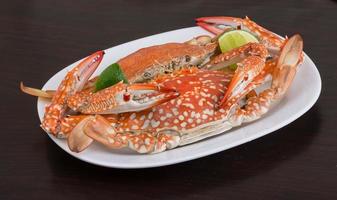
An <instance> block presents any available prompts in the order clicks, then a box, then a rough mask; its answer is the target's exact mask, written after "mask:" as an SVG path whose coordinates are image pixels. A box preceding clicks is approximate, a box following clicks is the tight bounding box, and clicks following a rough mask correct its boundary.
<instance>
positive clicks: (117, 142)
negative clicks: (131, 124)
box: [75, 115, 180, 153]
mask: <svg viewBox="0 0 337 200" xmlns="http://www.w3.org/2000/svg"><path fill="white" fill-rule="evenodd" d="M83 131H84V133H85V134H86V135H87V136H89V137H90V138H92V139H94V140H96V141H98V142H100V143H102V144H104V145H105V146H107V147H109V148H112V149H120V148H123V147H127V148H130V149H132V150H135V151H137V152H139V153H158V152H161V151H164V150H166V149H171V148H174V147H176V146H178V144H179V141H180V135H179V133H178V132H177V131H174V130H163V131H160V132H158V133H151V132H147V131H140V132H138V133H131V132H130V133H118V132H116V130H115V129H114V128H113V127H112V126H111V125H110V123H109V122H108V121H107V120H106V119H105V118H104V117H102V116H100V115H96V116H95V118H94V119H92V120H88V122H87V123H86V124H85V125H84V126H83ZM76 148H77V147H75V149H76Z"/></svg>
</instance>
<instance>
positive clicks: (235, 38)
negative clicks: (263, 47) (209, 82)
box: [218, 30, 259, 70]
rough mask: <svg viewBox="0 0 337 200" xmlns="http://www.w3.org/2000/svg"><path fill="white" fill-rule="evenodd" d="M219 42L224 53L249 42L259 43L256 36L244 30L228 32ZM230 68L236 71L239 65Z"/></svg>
mask: <svg viewBox="0 0 337 200" xmlns="http://www.w3.org/2000/svg"><path fill="white" fill-rule="evenodd" d="M218 41H219V46H220V49H221V52H223V53H224V52H228V51H230V50H232V49H235V48H238V47H241V46H242V45H245V44H247V43H249V42H256V43H258V42H259V41H258V40H257V38H256V37H255V36H254V35H252V34H250V33H248V32H247V31H243V30H233V31H229V32H226V33H224V34H223V35H221V36H220V37H219V39H218ZM229 68H230V69H231V70H235V69H236V68H237V65H236V64H233V65H230V66H229Z"/></svg>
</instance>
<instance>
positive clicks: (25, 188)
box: [0, 0, 337, 200]
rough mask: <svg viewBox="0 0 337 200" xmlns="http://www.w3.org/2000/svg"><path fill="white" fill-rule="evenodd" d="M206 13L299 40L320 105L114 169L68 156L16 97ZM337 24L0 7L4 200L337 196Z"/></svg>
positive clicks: (255, 14)
mask: <svg viewBox="0 0 337 200" xmlns="http://www.w3.org/2000/svg"><path fill="white" fill-rule="evenodd" d="M211 15H229V16H245V15H248V16H250V17H251V18H252V19H254V20H255V21H257V22H259V23H260V24H262V25H263V26H265V27H267V28H269V29H271V30H274V31H275V32H276V33H279V34H282V35H286V34H287V35H292V34H294V33H301V34H302V36H303V38H304V41H305V51H306V53H308V55H309V56H310V57H311V58H312V59H313V61H314V62H315V63H316V65H317V67H318V68H319V71H320V73H321V76H322V80H323V89H322V94H321V96H320V98H319V100H318V102H317V103H316V104H315V106H314V107H313V108H312V109H311V110H310V111H309V112H307V113H306V114H305V115H303V116H302V117H301V118H299V119H298V120H296V121H295V122H293V123H292V124H290V125H288V126H287V127H284V128H282V129H281V130H279V131H276V132H274V133H272V134H270V135H267V136H265V137H263V138H260V139H258V140H255V141H252V142H250V143H247V144H245V145H242V146H239V147H236V148H233V149H230V150H227V151H224V152H221V153H218V154H215V155H212V156H208V157H206V158H201V159H197V160H194V161H190V162H186V163H181V164H177V165H174V166H167V167H161V168H154V169H144V170H119V169H108V168H103V167H98V166H94V165H91V164H87V163H85V162H82V161H80V160H77V159H75V158H73V157H71V156H70V155H68V154H67V153H65V152H64V151H62V150H61V149H60V148H59V147H57V146H56V145H55V144H54V143H53V142H52V141H51V140H50V139H49V138H48V136H47V135H46V134H45V133H44V132H43V131H42V130H41V128H40V127H39V119H38V116H37V112H36V98H33V97H30V96H28V95H25V94H22V93H21V92H20V91H19V81H21V80H24V81H25V83H27V84H28V85H31V86H35V87H41V86H42V85H43V84H44V82H45V81H47V80H48V79H49V78H50V77H51V76H52V75H53V74H54V73H56V72H57V71H59V70H61V69H62V68H63V67H65V66H67V65H68V64H70V63H72V62H74V61H75V60H77V59H79V58H82V57H84V56H86V55H88V54H90V53H91V52H94V51H96V50H98V49H106V48H108V47H111V46H115V45H118V44H121V43H124V42H127V41H130V40H133V39H136V38H141V37H144V36H147V35H151V34H156V33H160V32H164V31H169V30H174V29H178V28H182V27H188V26H193V25H194V21H193V19H194V18H195V17H198V16H211ZM336 21H337V3H336V1H329V0H324V1H323V0H322V1H315V0H308V1H296V2H295V1H292V0H283V1H275V2H272V1H267V0H265V1H260V2H259V3H257V2H253V1H248V0H245V1H238V0H235V1H229V0H226V1H217V0H214V1H174V0H171V1H169V2H159V1H123V0H120V1H108V0H106V1H103V0H100V1H78V2H74V1H67V0H58V1H50V0H35V1H20V0H10V1H6V2H2V5H1V7H0V58H1V59H0V60H1V61H0V63H1V73H0V74H1V85H0V88H1V94H2V95H1V104H0V106H1V109H0V110H1V115H0V121H1V138H0V144H1V145H0V199H63V200H65V199H96V198H97V199H98V198H101V199H122V198H125V199H184V200H186V199H268V200H269V199H337V191H336V189H337V134H336V133H337V130H336V129H337V106H336V104H337V89H336V87H337V79H336V77H337V70H336V68H337V62H336V60H337V59H336V58H337V50H336V46H337V42H336V41H337V39H336V36H337V28H336V27H337V22H336ZM307 90H310V88H307Z"/></svg>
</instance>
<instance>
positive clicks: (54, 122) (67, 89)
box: [41, 51, 104, 137]
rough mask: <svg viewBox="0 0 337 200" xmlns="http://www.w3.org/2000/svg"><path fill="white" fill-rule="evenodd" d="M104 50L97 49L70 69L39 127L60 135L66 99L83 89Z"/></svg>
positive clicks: (101, 57)
mask: <svg viewBox="0 0 337 200" xmlns="http://www.w3.org/2000/svg"><path fill="white" fill-rule="evenodd" d="M103 55H104V51H98V52H96V53H94V54H92V55H90V56H88V57H87V58H85V59H84V60H82V61H81V62H80V63H79V64H78V65H77V66H76V67H74V68H73V69H72V70H70V71H69V72H68V73H67V75H66V76H65V78H64V79H63V80H62V82H61V83H60V85H59V86H58V88H57V90H56V92H55V94H54V96H53V98H52V100H51V103H50V105H48V106H47V107H46V109H45V110H46V111H45V115H44V118H43V121H42V124H41V127H42V128H43V129H44V130H46V131H47V132H49V133H52V134H54V135H56V136H59V137H62V136H63V134H62V132H61V131H60V130H61V121H62V119H63V117H64V115H65V112H66V109H67V100H68V98H69V97H70V96H72V95H73V94H75V93H76V92H77V91H80V90H82V89H83V87H84V85H85V83H86V82H87V81H88V79H89V78H90V76H91V75H92V74H93V73H94V72H95V70H96V69H97V67H98V66H99V64H100V63H101V61H102V59H103Z"/></svg>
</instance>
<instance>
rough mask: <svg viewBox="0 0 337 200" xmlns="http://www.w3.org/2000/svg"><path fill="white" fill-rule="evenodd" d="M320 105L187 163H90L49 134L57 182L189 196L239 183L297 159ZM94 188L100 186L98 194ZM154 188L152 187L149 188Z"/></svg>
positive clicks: (315, 127) (105, 190) (124, 192)
mask: <svg viewBox="0 0 337 200" xmlns="http://www.w3.org/2000/svg"><path fill="white" fill-rule="evenodd" d="M320 118H321V117H320V113H319V108H318V107H317V106H314V107H313V108H312V109H311V110H310V111H309V112H308V113H306V114H305V115H303V116H302V117H301V118H300V119H297V120H296V121H295V122H293V123H291V124H290V125H288V126H286V127H284V128H282V129H280V130H278V131H275V132H274V133H272V134H269V135H267V136H264V137H262V138H260V139H258V140H255V141H252V142H249V143H246V144H244V145H241V146H238V147H235V148H232V149H229V150H226V151H223V152H220V153H217V154H214V155H211V156H207V157H204V158H199V159H196V160H192V161H189V162H185V163H180V164H176V165H172V166H165V167H159V168H150V169H137V170H135V169H133V170H123V169H111V168H104V167H99V166H95V165H91V164H88V163H85V162H83V161H80V160H78V159H76V158H73V157H72V156H69V155H68V154H67V153H66V152H64V151H61V150H60V149H59V148H58V147H56V145H53V144H52V141H51V140H49V139H47V140H46V142H47V143H49V144H47V145H46V146H47V151H48V152H47V159H48V163H49V165H50V169H51V172H52V176H53V177H52V183H51V184H52V185H54V186H55V190H58V191H62V187H63V185H62V184H61V185H60V182H59V178H60V177H62V178H64V179H66V180H69V181H70V182H69V183H68V184H71V182H76V184H75V185H74V186H69V185H68V186H67V187H72V190H73V192H76V193H77V194H78V193H83V194H85V195H86V196H88V195H89V196H93V197H97V196H105V195H106V196H109V195H113V196H114V197H119V196H120V197H125V196H129V197H135V198H136V197H137V196H139V195H142V196H144V195H145V196H147V197H151V198H155V199H172V198H186V197H187V196H189V195H194V194H203V193H212V191H213V190H214V189H215V188H218V187H226V186H228V187H229V186H230V185H233V184H239V183H240V182H242V181H245V180H247V179H250V178H252V177H255V176H258V175H263V174H264V173H268V172H269V171H271V170H274V169H276V168H278V167H279V166H280V165H282V164H285V163H287V162H289V161H290V160H292V159H296V157H297V156H299V155H300V154H301V153H303V152H305V151H306V149H307V148H308V147H309V146H310V145H311V143H312V141H313V140H314V138H315V137H316V136H317V134H318V133H319V129H320V126H321V120H320ZM91 191H96V192H95V194H93V193H92V192H91ZM149 191H150V192H149Z"/></svg>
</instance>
